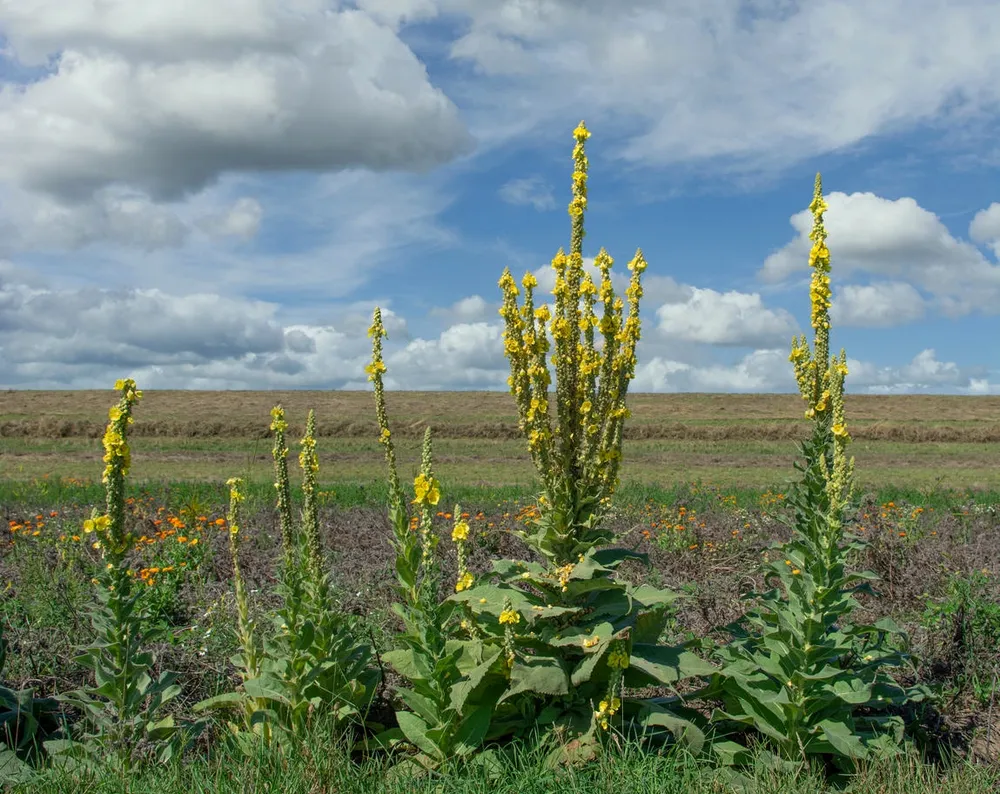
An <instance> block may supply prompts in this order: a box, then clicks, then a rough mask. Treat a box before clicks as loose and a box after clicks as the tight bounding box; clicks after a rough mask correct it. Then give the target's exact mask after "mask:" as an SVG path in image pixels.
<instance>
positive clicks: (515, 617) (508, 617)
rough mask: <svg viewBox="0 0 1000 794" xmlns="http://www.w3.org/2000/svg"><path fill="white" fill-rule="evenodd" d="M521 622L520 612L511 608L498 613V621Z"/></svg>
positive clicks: (511, 623) (513, 623) (502, 622)
mask: <svg viewBox="0 0 1000 794" xmlns="http://www.w3.org/2000/svg"><path fill="white" fill-rule="evenodd" d="M520 622H521V613H520V612H516V611H515V610H513V609H505V610H504V611H503V612H501V613H500V623H501V624H504V623H509V624H510V625H512V626H513V625H515V624H517V623H520Z"/></svg>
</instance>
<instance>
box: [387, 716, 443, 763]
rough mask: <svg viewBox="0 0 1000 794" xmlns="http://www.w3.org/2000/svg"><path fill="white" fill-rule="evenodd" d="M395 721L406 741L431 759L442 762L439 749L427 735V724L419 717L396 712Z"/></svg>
mask: <svg viewBox="0 0 1000 794" xmlns="http://www.w3.org/2000/svg"><path fill="white" fill-rule="evenodd" d="M396 721H397V722H398V723H399V729H400V730H401V731H402V732H403V735H404V736H405V737H406V738H407V740H408V741H410V742H411V743H412V744H414V745H415V746H416V747H417V748H418V749H420V750H421V751H423V752H425V753H427V755H429V756H430V757H431V758H434V759H437V760H443V758H442V753H441V749H440V748H439V747H438V746H437V745H436V744H435V743H434V741H433V740H432V739H431V738H430V737H429V736H428V735H427V731H428V726H427V723H426V722H424V721H423V720H422V719H420V717H418V716H417V715H416V714H414V713H413V712H411V711H398V712H396Z"/></svg>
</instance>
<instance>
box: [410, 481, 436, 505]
mask: <svg viewBox="0 0 1000 794" xmlns="http://www.w3.org/2000/svg"><path fill="white" fill-rule="evenodd" d="M413 491H414V493H415V494H416V497H417V498H416V499H414V500H413V502H414V503H415V504H429V505H436V504H437V503H438V502H439V501H440V499H441V489H440V488H439V487H438V483H437V480H435V479H434V478H433V477H431V478H430V479H428V478H427V477H425V476H424V475H423V474H418V475H417V476H416V479H414V480H413Z"/></svg>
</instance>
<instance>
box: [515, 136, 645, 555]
mask: <svg viewBox="0 0 1000 794" xmlns="http://www.w3.org/2000/svg"><path fill="white" fill-rule="evenodd" d="M573 135H574V138H575V140H576V145H575V147H574V149H573V162H574V171H573V198H572V200H571V202H570V205H569V214H570V218H571V220H572V223H571V234H570V250H569V254H568V255H567V254H565V253H564V252H563V250H562V249H560V250H559V252H558V253H557V254H556V256H555V258H554V259H553V260H552V269H553V270H554V271H555V286H554V287H553V290H552V294H553V298H554V311H550V309H549V307H548V306H546V305H542V306H540V307H538V308H535V302H534V294H533V290H534V288H535V287H537V286H538V280H537V279H536V278H535V276H534V275H532V274H531V273H528V274H526V275H525V276H524V278H523V279H522V281H521V286H522V288H523V289H524V303H523V305H522V306H520V307H519V306H518V296H519V294H520V293H519V290H518V287H517V284H516V283H515V281H514V278H513V277H512V276H511V274H510V271H509V270H506V269H505V270H504V272H503V275H502V277H501V278H500V282H499V285H500V289H501V291H502V293H503V305H502V306H501V308H500V315H501V316H502V317H503V319H504V326H505V330H504V335H503V340H504V351H505V354H506V356H507V358H508V359H509V361H510V371H511V374H510V378H509V379H508V385H509V386H510V389H511V393H512V394H513V396H514V399H515V401H516V403H517V408H518V415H519V427H520V428H521V431H522V432H523V433H524V434H525V436H526V438H527V441H528V448H529V451H530V453H531V458H532V461H533V463H534V465H535V468H536V469H537V471H538V473H539V476H540V478H541V482H542V485H543V488H544V493H543V494H542V496H541V498H540V499H539V507H540V511H541V515H540V517H539V519H538V520H537V523H536V527H537V531H536V532H535V533H534V534H533V536H532V538H531V542H532V543H533V545H534V546H535V547H536V549H537V551H539V552H540V553H541V554H543V555H544V556H545V557H546V558H547V559H548V561H549V563H550V564H551V565H552V566H553V567H562V566H565V565H567V564H572V563H575V562H576V561H577V560H578V559H579V556H580V555H581V554H585V553H586V552H587V551H588V550H589V549H592V548H593V547H594V546H595V545H599V544H601V543H606V542H608V541H610V540H611V539H612V536H611V535H610V534H609V533H608V532H607V531H606V530H603V529H602V528H601V527H600V523H601V518H602V516H603V514H604V511H605V510H606V507H607V505H608V503H609V501H610V497H611V495H612V494H613V493H614V491H615V489H616V488H617V487H618V484H619V469H620V465H621V447H622V428H623V425H624V422H625V419H626V418H627V417H628V416H629V411H628V408H627V407H626V395H627V392H628V385H629V381H630V380H632V378H633V377H634V376H635V365H636V357H635V348H636V344H637V343H638V341H639V335H640V323H639V301H640V299H641V298H642V283H641V276H642V272H643V271H644V270H645V269H646V260H645V259H644V258H643V255H642V251H641V250H637V251H636V254H635V257H634V258H633V259H632V261H631V262H630V263H629V264H628V269H629V270H630V271H631V273H632V277H631V280H630V283H629V286H628V289H627V290H626V298H627V300H628V307H629V313H628V316H627V317H623V309H624V304H623V302H622V300H621V298H619V297H617V296H616V295H615V290H614V287H613V286H612V283H611V266H612V264H613V260H612V258H611V257H610V256H609V255H608V253H607V251H605V250H604V249H603V248H602V249H601V251H600V252H599V253H598V255H597V258H596V260H595V265H596V266H597V268H598V270H599V271H600V275H601V284H600V287H599V288H598V286H597V285H595V284H594V282H593V279H592V278H591V277H590V274H589V273H586V272H585V271H584V267H583V238H584V227H583V220H584V213H585V210H586V206H587V168H588V162H587V157H586V154H585V151H584V142H585V141H586V140H587V138H589V137H590V133H589V132H588V131H587V129H586V127H585V126H584V124H583V122H581V123H580V125H579V126H578V127H577V128H576V130H574V133H573ZM598 300H599V301H600V302H601V304H602V305H603V315H602V317H601V318H600V319H598V317H597V314H596V313H595V311H594V306H595V303H596V301H598ZM595 329H599V330H600V332H601V336H602V338H603V344H602V345H601V347H600V349H598V347H597V343H596V341H595ZM549 333H551V335H552V339H553V342H554V345H555V350H554V353H553V355H552V366H553V368H554V370H555V376H556V394H555V397H556V410H555V414H556V419H557V427H555V428H554V427H553V426H552V417H551V411H550V406H549V385H550V382H551V377H550V373H549V366H548V361H547V358H548V352H549V339H548V335H549Z"/></svg>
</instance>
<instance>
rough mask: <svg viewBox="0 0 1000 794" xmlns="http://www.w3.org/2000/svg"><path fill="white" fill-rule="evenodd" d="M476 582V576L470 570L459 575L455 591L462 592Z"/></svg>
mask: <svg viewBox="0 0 1000 794" xmlns="http://www.w3.org/2000/svg"><path fill="white" fill-rule="evenodd" d="M474 583H475V577H473V575H472V574H471V573H469V572H468V571H466V572H465V573H463V574H462V575H461V576H459V577H458V581H457V582H455V592H456V593H461V592H462V591H463V590H468V589H469V588H470V587H472V585H473V584H474Z"/></svg>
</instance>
